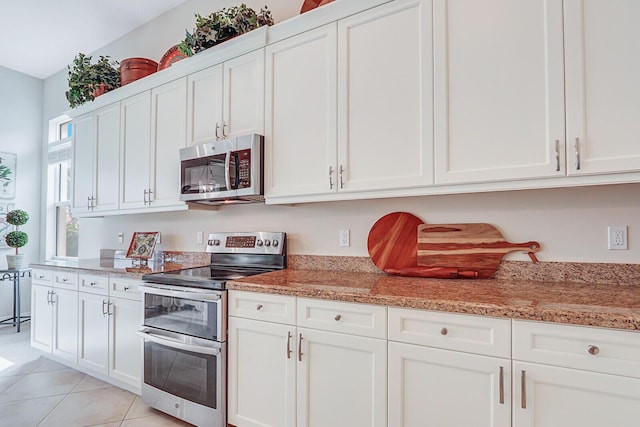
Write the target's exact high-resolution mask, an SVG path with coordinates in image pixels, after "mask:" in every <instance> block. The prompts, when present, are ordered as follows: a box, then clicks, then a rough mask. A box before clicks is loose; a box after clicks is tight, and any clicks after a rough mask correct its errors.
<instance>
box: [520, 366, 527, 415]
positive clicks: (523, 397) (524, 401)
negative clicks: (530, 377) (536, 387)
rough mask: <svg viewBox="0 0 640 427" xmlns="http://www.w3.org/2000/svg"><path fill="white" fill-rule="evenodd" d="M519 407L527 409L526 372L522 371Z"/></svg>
mask: <svg viewBox="0 0 640 427" xmlns="http://www.w3.org/2000/svg"><path fill="white" fill-rule="evenodd" d="M520 392H521V396H520V407H521V408H522V409H527V371H525V370H523V371H522V372H521V373H520Z"/></svg>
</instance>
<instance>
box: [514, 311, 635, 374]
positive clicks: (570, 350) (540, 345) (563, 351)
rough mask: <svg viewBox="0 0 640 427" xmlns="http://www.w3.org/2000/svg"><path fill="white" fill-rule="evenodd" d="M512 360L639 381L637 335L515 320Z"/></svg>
mask: <svg viewBox="0 0 640 427" xmlns="http://www.w3.org/2000/svg"><path fill="white" fill-rule="evenodd" d="M513 358H514V359H516V360H522V361H526V362H537V363H544V364H549V365H555V366H564V367H567V368H575V369H585V370H589V371H595V372H603V373H609V374H617V375H623V376H626V377H634V378H640V332H635V331H621V330H614V329H604V328H594V327H588V326H569V325H559V324H555V323H540V322H528V321H522V320H515V321H514V322H513Z"/></svg>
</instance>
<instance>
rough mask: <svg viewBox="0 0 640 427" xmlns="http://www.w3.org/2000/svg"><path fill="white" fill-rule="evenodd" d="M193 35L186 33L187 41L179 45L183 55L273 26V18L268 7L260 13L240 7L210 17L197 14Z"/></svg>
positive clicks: (214, 13)
mask: <svg viewBox="0 0 640 427" xmlns="http://www.w3.org/2000/svg"><path fill="white" fill-rule="evenodd" d="M195 17H196V26H195V28H194V29H193V33H190V32H189V31H185V32H186V37H185V39H184V40H183V41H182V42H180V43H179V44H178V50H179V51H180V53H182V54H183V55H187V56H192V55H195V54H196V53H198V52H202V51H203V50H205V49H208V48H210V47H213V46H215V45H217V44H219V43H222V42H223V41H225V40H229V39H230V38H233V37H235V36H239V35H240V34H244V33H248V32H249V31H251V30H255V29H256V28H258V27H262V26H264V25H273V23H274V21H273V17H272V15H271V11H270V10H269V8H268V7H267V6H265V7H264V8H262V9H260V12H256V11H255V10H253V9H251V8H250V7H247V6H246V5H245V4H244V3H243V4H241V5H240V6H232V7H227V8H222V9H220V10H218V11H216V12H213V13H211V14H209V15H208V16H202V15H200V14H198V13H197V14H196V15H195Z"/></svg>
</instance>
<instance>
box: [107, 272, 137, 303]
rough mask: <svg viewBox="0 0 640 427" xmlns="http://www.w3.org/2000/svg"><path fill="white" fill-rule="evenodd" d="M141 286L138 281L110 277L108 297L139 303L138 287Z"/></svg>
mask: <svg viewBox="0 0 640 427" xmlns="http://www.w3.org/2000/svg"><path fill="white" fill-rule="evenodd" d="M141 284H142V282H141V281H140V280H135V279H123V278H120V277H112V278H110V279H109V295H110V296H114V297H120V298H128V299H133V300H138V301H140V299H141V298H142V292H140V288H139V287H138V286H140V285H141Z"/></svg>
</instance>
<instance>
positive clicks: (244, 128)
mask: <svg viewBox="0 0 640 427" xmlns="http://www.w3.org/2000/svg"><path fill="white" fill-rule="evenodd" d="M187 105H188V107H187V117H188V119H187V122H188V125H187V141H188V144H189V145H194V144H198V143H201V142H204V141H211V140H213V139H223V138H227V137H231V136H236V135H241V134H248V133H257V134H263V133H264V49H259V50H256V51H254V52H249V53H247V54H244V55H241V56H239V57H237V58H234V59H230V60H228V61H226V62H224V63H222V64H218V65H215V66H213V67H209V68H206V69H204V70H202V71H198V72H196V73H193V74H190V75H189V76H188V102H187Z"/></svg>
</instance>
